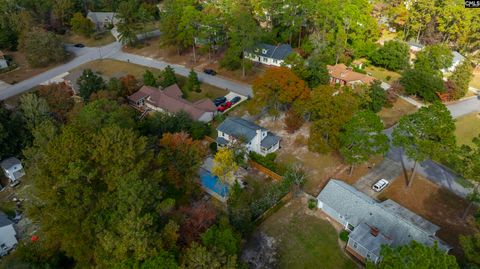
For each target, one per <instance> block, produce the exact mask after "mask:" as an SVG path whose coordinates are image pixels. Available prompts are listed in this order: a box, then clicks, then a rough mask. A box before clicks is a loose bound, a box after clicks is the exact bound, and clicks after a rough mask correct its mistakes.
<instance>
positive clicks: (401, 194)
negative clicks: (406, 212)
mask: <svg viewBox="0 0 480 269" xmlns="http://www.w3.org/2000/svg"><path fill="white" fill-rule="evenodd" d="M379 198H380V199H382V200H384V199H392V200H394V201H395V202H397V203H399V204H401V205H402V206H404V207H406V208H408V209H410V210H412V211H413V212H415V213H417V214H418V215H420V216H422V217H424V218H425V219H427V220H429V221H431V222H432V223H434V224H436V225H438V226H440V227H441V229H440V231H439V232H438V233H437V235H438V236H439V237H440V238H441V239H442V240H444V241H445V242H447V243H448V244H449V245H451V246H452V247H453V248H454V249H453V250H452V254H454V255H456V256H457V257H461V256H462V254H461V249H460V245H459V241H458V237H459V235H461V234H471V233H473V229H472V227H471V226H469V225H468V224H467V221H466V220H463V219H462V218H461V217H462V214H463V212H464V210H465V209H466V208H467V206H468V202H467V201H465V200H464V199H462V198H460V197H458V196H456V195H455V194H453V193H451V192H449V191H447V190H445V189H442V188H441V187H439V186H437V185H435V184H434V183H432V182H430V181H429V180H427V179H425V178H423V177H422V176H420V175H417V176H416V178H415V181H414V182H413V183H412V186H411V187H410V188H407V186H406V184H405V176H404V175H401V176H399V177H398V178H397V179H396V180H395V181H394V182H393V183H392V184H391V185H390V187H388V188H387V189H386V190H385V191H384V192H383V193H382V194H381V195H380V196H379ZM470 211H471V212H470V214H469V216H468V217H467V219H468V218H473V212H474V210H470Z"/></svg>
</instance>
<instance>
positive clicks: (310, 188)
mask: <svg viewBox="0 0 480 269" xmlns="http://www.w3.org/2000/svg"><path fill="white" fill-rule="evenodd" d="M283 122H284V121H283V118H282V119H277V120H273V119H272V118H270V117H265V118H263V119H262V120H261V121H260V126H262V127H265V128H268V129H269V130H271V131H272V132H273V133H275V134H276V135H278V136H280V137H281V138H282V141H281V149H280V150H279V151H278V152H277V156H278V157H277V161H278V162H279V163H283V164H291V163H301V164H302V165H303V167H304V168H305V170H306V171H307V172H308V180H307V182H306V183H305V186H304V190H305V191H306V192H307V193H309V194H311V195H317V194H318V193H319V192H320V190H321V189H322V188H323V186H324V185H325V184H326V183H327V181H328V179H329V178H330V177H333V176H334V175H335V174H336V173H337V172H338V171H340V170H342V169H344V168H345V165H344V164H343V163H342V160H341V157H340V156H339V155H338V154H335V153H329V154H319V153H316V152H311V151H309V150H308V146H307V143H308V136H309V130H310V124H309V123H305V124H304V125H303V126H302V127H301V128H300V129H299V130H297V131H296V132H295V133H294V134H289V133H287V132H286V131H285V129H284V127H283V125H284V123H283Z"/></svg>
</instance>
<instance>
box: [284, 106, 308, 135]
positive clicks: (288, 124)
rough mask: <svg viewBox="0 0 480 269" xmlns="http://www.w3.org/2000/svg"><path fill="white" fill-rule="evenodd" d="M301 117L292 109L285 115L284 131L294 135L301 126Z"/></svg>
mask: <svg viewBox="0 0 480 269" xmlns="http://www.w3.org/2000/svg"><path fill="white" fill-rule="evenodd" d="M303 121H304V120H303V117H302V116H301V115H299V114H298V113H297V112H295V111H294V110H292V109H289V110H288V111H287V113H286V114H285V130H286V131H287V133H289V134H293V133H295V131H297V130H298V129H300V127H302V125H303Z"/></svg>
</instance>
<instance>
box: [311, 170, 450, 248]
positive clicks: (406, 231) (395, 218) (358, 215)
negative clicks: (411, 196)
mask: <svg viewBox="0 0 480 269" xmlns="http://www.w3.org/2000/svg"><path fill="white" fill-rule="evenodd" d="M318 200H319V201H321V202H322V203H324V204H325V205H327V206H328V207H330V208H332V209H333V210H335V211H336V212H338V213H339V214H340V215H342V216H344V218H345V220H346V221H348V223H350V224H352V225H353V226H354V227H357V226H359V225H360V224H362V223H366V224H368V225H370V226H374V227H376V228H378V229H379V231H380V233H382V234H383V235H385V236H387V237H388V238H390V239H392V245H393V246H394V247H395V246H400V245H406V244H409V243H410V242H411V241H412V240H415V241H417V242H420V243H423V244H425V245H428V246H432V245H434V243H435V241H437V242H438V247H439V248H440V249H442V250H445V251H447V250H449V249H450V247H449V246H448V245H446V244H445V243H443V242H442V241H441V240H440V239H438V238H437V237H436V236H435V233H436V232H437V231H438V230H439V229H440V227H438V226H437V225H435V224H433V223H431V222H429V221H428V220H426V219H424V218H422V217H420V216H418V215H417V214H415V213H413V212H411V211H410V210H408V209H406V208H404V207H402V206H401V205H399V204H397V203H396V202H394V201H392V200H386V201H384V202H382V203H379V202H377V201H376V200H374V199H372V198H370V197H369V196H367V195H366V194H364V193H362V192H360V191H358V190H357V189H355V188H354V187H352V186H350V185H348V184H346V183H344V182H342V181H339V180H336V179H331V180H330V181H329V182H328V184H327V186H325V188H324V189H323V190H322V191H321V192H320V194H319V195H318ZM355 229H356V228H354V230H355Z"/></svg>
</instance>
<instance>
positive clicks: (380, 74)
mask: <svg viewBox="0 0 480 269" xmlns="http://www.w3.org/2000/svg"><path fill="white" fill-rule="evenodd" d="M364 70H365V72H367V73H370V74H371V75H372V77H375V78H377V79H379V80H381V81H384V82H386V83H392V82H394V81H395V80H397V79H399V78H400V77H401V75H400V74H399V73H397V72H393V71H389V70H387V69H385V68H382V67H376V66H373V65H370V66H367V67H365V69H364ZM388 77H390V79H387V78H388Z"/></svg>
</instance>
